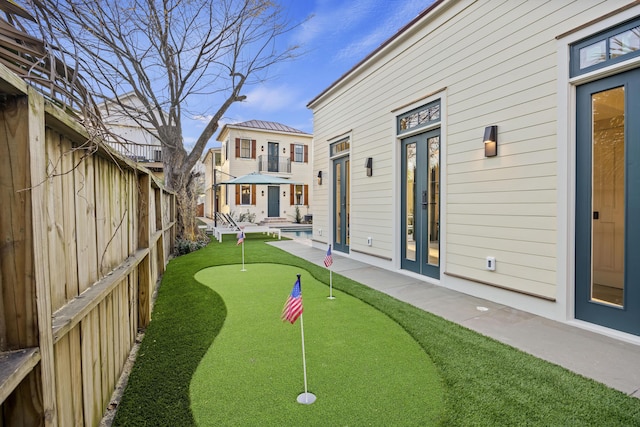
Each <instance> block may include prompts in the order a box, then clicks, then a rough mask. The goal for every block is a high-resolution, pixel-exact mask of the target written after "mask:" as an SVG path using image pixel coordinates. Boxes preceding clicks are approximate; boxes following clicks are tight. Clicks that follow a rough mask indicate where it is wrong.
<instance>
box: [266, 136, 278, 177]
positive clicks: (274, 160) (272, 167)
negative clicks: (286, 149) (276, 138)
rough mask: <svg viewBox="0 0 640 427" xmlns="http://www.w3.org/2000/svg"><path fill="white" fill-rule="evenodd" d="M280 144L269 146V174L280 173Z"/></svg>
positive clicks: (274, 143)
mask: <svg viewBox="0 0 640 427" xmlns="http://www.w3.org/2000/svg"><path fill="white" fill-rule="evenodd" d="M279 147H280V144H278V143H277V142H270V143H269V144H268V145H267V150H268V153H267V171H268V172H279V167H278V166H279V163H280V159H279V157H278V156H279V155H280V154H279V153H280V148H279Z"/></svg>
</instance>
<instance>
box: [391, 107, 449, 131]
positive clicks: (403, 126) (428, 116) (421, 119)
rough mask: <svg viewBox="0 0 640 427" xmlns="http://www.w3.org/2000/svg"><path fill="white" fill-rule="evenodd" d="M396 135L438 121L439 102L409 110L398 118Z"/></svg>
mask: <svg viewBox="0 0 640 427" xmlns="http://www.w3.org/2000/svg"><path fill="white" fill-rule="evenodd" d="M397 120H398V134H402V133H405V132H408V131H410V130H414V129H419V128H422V127H425V126H428V125H430V124H432V123H437V122H439V121H440V100H437V101H434V102H431V103H429V104H427V105H424V106H422V107H419V108H416V109H415V110H411V111H409V112H408V113H405V114H403V115H401V116H399V117H398V119H397Z"/></svg>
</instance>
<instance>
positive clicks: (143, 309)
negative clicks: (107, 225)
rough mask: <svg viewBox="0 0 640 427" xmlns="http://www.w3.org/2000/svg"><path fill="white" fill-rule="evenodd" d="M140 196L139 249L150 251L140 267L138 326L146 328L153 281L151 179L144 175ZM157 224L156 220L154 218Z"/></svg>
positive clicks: (149, 312)
mask: <svg viewBox="0 0 640 427" xmlns="http://www.w3.org/2000/svg"><path fill="white" fill-rule="evenodd" d="M138 182H139V188H140V196H139V199H138V208H139V211H138V248H139V249H149V251H148V253H147V255H146V256H145V257H144V259H143V260H142V262H141V263H140V265H139V266H138V326H139V327H141V328H146V327H147V326H148V325H149V322H150V321H151V294H152V293H153V285H154V283H153V280H152V276H151V248H150V247H149V246H150V245H149V243H150V241H151V224H150V221H151V218H150V209H151V200H150V195H151V177H150V176H149V175H148V174H146V173H143V174H141V175H139V178H138ZM153 221H154V224H155V218H153Z"/></svg>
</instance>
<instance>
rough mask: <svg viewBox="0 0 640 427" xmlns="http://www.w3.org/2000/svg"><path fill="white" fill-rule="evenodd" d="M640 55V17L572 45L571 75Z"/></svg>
mask: <svg viewBox="0 0 640 427" xmlns="http://www.w3.org/2000/svg"><path fill="white" fill-rule="evenodd" d="M638 55H640V19H635V20H633V21H630V22H627V23H625V24H622V25H619V26H617V27H615V28H611V29H609V30H605V31H602V32H600V33H598V34H596V35H594V36H592V37H589V38H588V39H584V40H582V41H579V42H577V43H575V44H573V45H572V46H571V68H570V69H571V72H570V73H571V77H574V76H577V75H580V74H584V73H588V72H590V71H593V70H597V69H599V68H603V67H606V66H609V65H612V64H615V63H617V62H622V61H626V60H627V59H630V58H634V57H636V56H638Z"/></svg>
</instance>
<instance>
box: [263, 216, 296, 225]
mask: <svg viewBox="0 0 640 427" xmlns="http://www.w3.org/2000/svg"><path fill="white" fill-rule="evenodd" d="M282 224H291V221H289V220H288V219H287V218H283V217H269V218H265V219H263V220H262V221H260V225H266V226H270V225H282Z"/></svg>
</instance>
